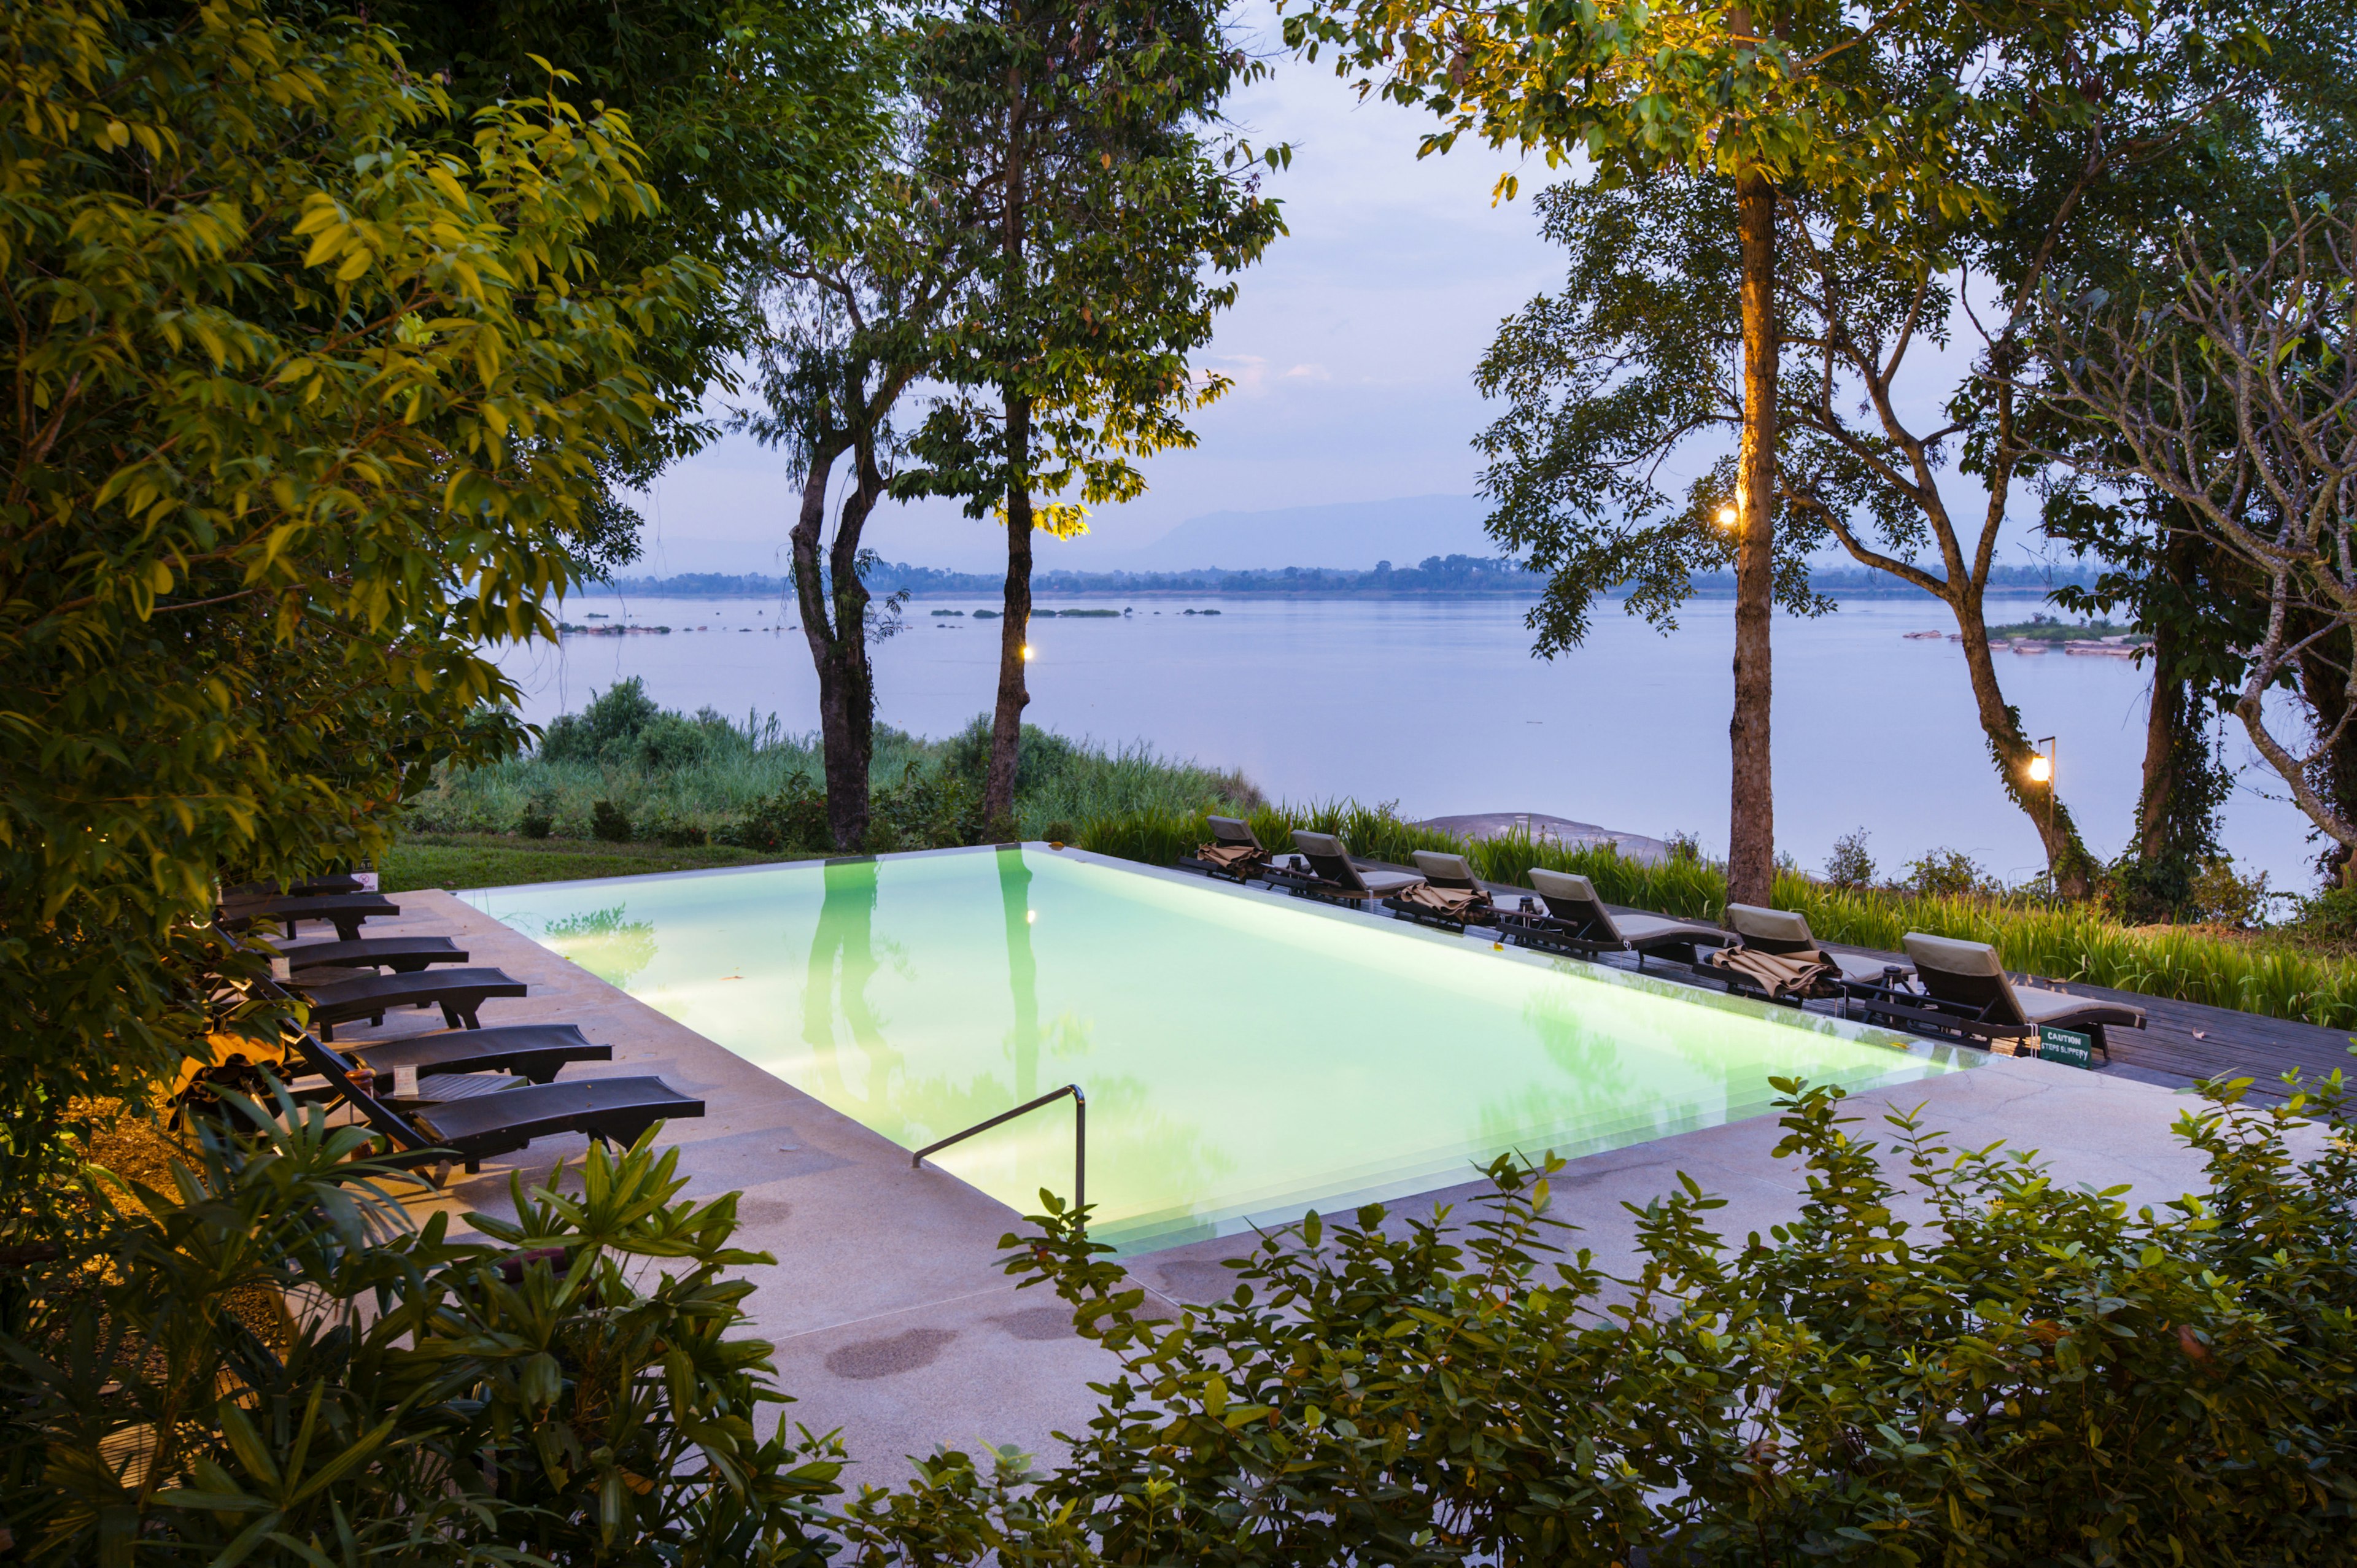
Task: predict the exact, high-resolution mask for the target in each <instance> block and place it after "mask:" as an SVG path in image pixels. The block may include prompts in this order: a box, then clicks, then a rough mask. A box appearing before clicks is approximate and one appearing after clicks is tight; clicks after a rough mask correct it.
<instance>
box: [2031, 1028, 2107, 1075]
mask: <svg viewBox="0 0 2357 1568" xmlns="http://www.w3.org/2000/svg"><path fill="white" fill-rule="evenodd" d="M2038 1059H2039V1060H2040V1061H2049V1062H2067V1063H2068V1064H2070V1065H2071V1066H2072V1067H2086V1068H2091V1067H2093V1066H2094V1065H2095V1036H2093V1035H2091V1034H2089V1033H2087V1032H2086V1031H2085V1030H2083V1029H2058V1028H2056V1027H2055V1026H2053V1025H2051V1024H2040V1026H2038Z"/></svg>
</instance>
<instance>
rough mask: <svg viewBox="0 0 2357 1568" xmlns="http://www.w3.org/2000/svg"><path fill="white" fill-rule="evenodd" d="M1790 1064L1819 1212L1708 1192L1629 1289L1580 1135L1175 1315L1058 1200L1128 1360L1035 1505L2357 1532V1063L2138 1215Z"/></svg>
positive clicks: (2248, 1551)
mask: <svg viewBox="0 0 2357 1568" xmlns="http://www.w3.org/2000/svg"><path fill="white" fill-rule="evenodd" d="M1777 1088H1778V1090H1779V1091H1780V1093H1781V1096H1782V1099H1781V1108H1782V1112H1783V1115H1782V1123H1781V1124H1782V1126H1783V1128H1784V1130H1785V1134H1786V1136H1785V1138H1784V1141H1783V1143H1782V1144H1781V1145H1780V1146H1779V1148H1778V1149H1777V1150H1776V1155H1777V1157H1779V1158H1781V1157H1784V1156H1787V1155H1799V1156H1801V1157H1802V1158H1803V1161H1804V1162H1805V1165H1806V1167H1807V1170H1808V1176H1809V1182H1808V1189H1807V1197H1806V1200H1805V1203H1804V1206H1803V1209H1802V1211H1801V1213H1800V1215H1799V1216H1798V1218H1797V1219H1793V1220H1792V1221H1791V1222H1789V1223H1787V1224H1785V1225H1783V1226H1781V1227H1779V1228H1778V1229H1777V1230H1775V1231H1774V1232H1773V1234H1772V1235H1771V1236H1769V1237H1761V1236H1760V1235H1757V1234H1754V1235H1753V1236H1751V1237H1750V1238H1749V1241H1748V1242H1743V1243H1733V1244H1730V1243H1729V1242H1728V1241H1727V1240H1724V1239H1722V1238H1721V1237H1720V1236H1718V1235H1717V1234H1716V1233H1715V1232H1714V1231H1713V1230H1711V1229H1710V1228H1709V1226H1708V1224H1707V1218H1708V1216H1709V1214H1710V1212H1711V1211H1712V1210H1713V1209H1716V1208H1719V1207H1721V1204H1722V1201H1723V1200H1721V1199H1718V1198H1715V1197H1709V1196H1708V1195H1706V1193H1705V1192H1704V1191H1703V1190H1702V1189H1701V1188H1700V1187H1698V1186H1696V1185H1695V1183H1694V1182H1693V1181H1691V1180H1690V1179H1689V1180H1684V1185H1683V1187H1681V1189H1680V1190H1677V1191H1675V1192H1674V1193H1672V1194H1671V1195H1670V1196H1669V1197H1664V1198H1662V1199H1660V1200H1657V1201H1656V1202H1654V1203H1653V1204H1652V1205H1650V1206H1648V1207H1647V1208H1646V1209H1645V1210H1644V1211H1643V1212H1642V1214H1641V1218H1640V1224H1639V1227H1638V1233H1639V1241H1640V1245H1641V1266H1640V1267H1639V1269H1638V1270H1637V1272H1636V1273H1634V1274H1633V1275H1632V1276H1631V1277H1628V1278H1615V1277H1613V1276H1611V1275H1609V1274H1607V1273H1605V1272H1604V1271H1602V1270H1601V1269H1599V1268H1598V1266H1597V1265H1596V1263H1595V1262H1594V1261H1593V1260H1592V1259H1591V1257H1590V1256H1589V1255H1588V1254H1587V1253H1585V1252H1577V1253H1575V1252H1571V1251H1567V1250H1566V1249H1567V1248H1568V1247H1570V1246H1571V1245H1573V1244H1574V1243H1575V1242H1576V1239H1577V1238H1576V1233H1575V1231H1574V1229H1573V1228H1572V1227H1571V1226H1569V1225H1566V1224H1565V1223H1563V1222H1562V1221H1561V1220H1559V1219H1556V1218H1555V1217H1554V1216H1553V1215H1552V1214H1550V1213H1549V1208H1550V1197H1551V1194H1550V1188H1549V1177H1550V1176H1552V1174H1553V1172H1554V1170H1555V1168H1556V1165H1558V1163H1559V1162H1555V1161H1553V1160H1550V1161H1549V1162H1548V1163H1547V1165H1546V1166H1545V1167H1544V1169H1540V1170H1534V1169H1532V1168H1530V1167H1528V1166H1524V1165H1519V1164H1517V1163H1516V1162H1515V1161H1514V1160H1513V1159H1512V1158H1511V1157H1509V1158H1503V1159H1501V1160H1500V1161H1499V1162H1498V1163H1497V1164H1496V1165H1493V1166H1492V1167H1491V1183H1492V1186H1493V1188H1494V1191H1493V1193H1492V1194H1491V1196H1490V1197H1488V1198H1486V1199H1485V1200H1484V1201H1483V1202H1481V1203H1480V1205H1478V1206H1477V1207H1476V1208H1474V1209H1473V1211H1472V1212H1471V1213H1469V1214H1468V1215H1465V1216H1462V1217H1446V1219H1444V1220H1424V1219H1413V1218H1408V1219H1405V1223H1402V1222H1401V1220H1400V1219H1394V1217H1392V1216H1390V1215H1388V1214H1387V1213H1386V1212H1385V1210H1384V1209H1383V1208H1382V1207H1381V1206H1370V1207H1368V1208H1361V1209H1360V1210H1358V1211H1357V1213H1356V1215H1355V1216H1354V1217H1353V1219H1352V1220H1351V1222H1349V1223H1342V1224H1334V1225H1331V1226H1329V1225H1327V1224H1325V1223H1323V1222H1322V1221H1321V1219H1320V1218H1319V1217H1318V1216H1317V1215H1315V1214H1312V1215H1310V1216H1308V1218H1307V1219H1304V1220H1303V1221H1302V1222H1301V1224H1299V1225H1298V1226H1289V1227H1285V1228H1283V1229H1280V1230H1275V1231H1273V1232H1270V1233H1268V1234H1265V1236H1263V1238H1262V1239H1261V1240H1260V1243H1259V1245H1258V1246H1257V1247H1256V1248H1255V1249H1254V1251H1253V1253H1252V1254H1251V1256H1250V1257H1249V1258H1248V1259H1246V1260H1243V1261H1241V1262H1237V1263H1234V1264H1232V1265H1231V1267H1232V1268H1233V1269H1234V1270H1235V1288H1234V1290H1233V1291H1232V1294H1229V1295H1228V1296H1227V1297H1226V1299H1224V1300H1219V1301H1211V1302H1208V1303H1205V1304H1202V1305H1197V1306H1194V1307H1190V1308H1189V1309H1187V1310H1186V1312H1185V1313H1184V1314H1183V1315H1182V1316H1179V1318H1178V1319H1177V1321H1175V1322H1173V1321H1170V1320H1169V1319H1168V1317H1166V1316H1163V1315H1162V1314H1161V1313H1159V1312H1154V1313H1152V1314H1150V1315H1149V1313H1148V1309H1147V1308H1146V1303H1145V1297H1144V1293H1142V1292H1140V1291H1138V1290H1137V1289H1135V1287H1134V1286H1133V1285H1132V1284H1131V1283H1130V1281H1129V1280H1128V1278H1127V1277H1126V1276H1125V1274H1123V1273H1122V1272H1121V1271H1120V1270H1119V1269H1118V1267H1116V1266H1115V1265H1114V1264H1112V1263H1110V1262H1106V1261H1105V1260H1104V1259H1103V1257H1102V1256H1101V1254H1102V1253H1103V1252H1104V1251H1107V1249H1104V1248H1102V1247H1099V1246H1096V1245H1093V1244H1092V1243H1090V1242H1089V1241H1088V1240H1086V1238H1085V1235H1084V1234H1083V1232H1082V1230H1081V1228H1080V1227H1079V1225H1078V1224H1077V1222H1076V1221H1075V1219H1074V1218H1073V1217H1072V1216H1071V1215H1070V1214H1069V1213H1066V1212H1063V1211H1061V1210H1060V1208H1059V1207H1058V1206H1057V1205H1056V1204H1055V1203H1054V1202H1053V1201H1052V1200H1051V1201H1049V1203H1048V1208H1049V1213H1047V1214H1046V1215H1043V1216H1039V1217H1035V1223H1037V1224H1039V1226H1040V1228H1041V1234H1039V1235H1037V1236H1014V1235H1010V1236H1008V1237H1006V1239H1005V1240H1004V1241H1003V1242H1002V1243H1001V1245H1002V1246H1003V1247H1004V1248H1006V1251H1007V1262H1006V1269H1007V1272H1008V1273H1011V1274H1014V1275H1016V1276H1017V1277H1019V1278H1021V1279H1022V1281H1023V1283H1025V1284H1026V1285H1038V1284H1047V1285H1050V1286H1052V1287H1053V1288H1055V1289H1056V1290H1057V1291H1058V1292H1059V1293H1060V1294H1061V1295H1062V1296H1063V1297H1064V1298H1065V1299H1066V1300H1067V1301H1069V1302H1071V1304H1072V1305H1073V1306H1074V1308H1075V1311H1076V1315H1077V1319H1078V1321H1079V1323H1080V1324H1081V1326H1082V1332H1083V1333H1085V1334H1087V1335H1089V1336H1090V1337H1093V1338H1096V1339H1098V1340H1100V1341H1101V1342H1102V1343H1103V1345H1104V1346H1105V1347H1106V1348H1108V1349H1110V1350H1112V1351H1113V1352H1114V1353H1115V1354H1116V1355H1117V1356H1118V1357H1119V1358H1120V1359H1121V1360H1122V1362H1123V1364H1124V1372H1123V1374H1122V1375H1121V1376H1120V1377H1118V1378H1117V1379H1115V1380H1113V1381H1112V1382H1110V1383H1109V1384H1108V1385H1105V1398H1104V1402H1103V1408H1102V1410H1101V1411H1100V1412H1098V1414H1097V1416H1096V1418H1095V1420H1094V1421H1092V1423H1091V1424H1090V1427H1089V1430H1088V1432H1087V1433H1086V1434H1082V1435H1081V1436H1080V1438H1079V1441H1078V1442H1077V1444H1075V1447H1074V1450H1073V1454H1072V1457H1071V1461H1070V1463H1069V1464H1068V1465H1067V1466H1063V1467H1062V1468H1060V1469H1059V1470H1058V1471H1057V1472H1056V1473H1054V1474H1053V1475H1050V1476H1047V1477H1040V1478H1039V1480H1038V1482H1037V1487H1038V1491H1037V1499H1036V1506H1037V1507H1038V1509H1039V1511H1040V1513H1042V1514H1043V1515H1047V1516H1049V1517H1051V1518H1053V1517H1060V1516H1062V1517H1069V1518H1070V1519H1071V1520H1073V1521H1075V1522H1077V1523H1078V1524H1079V1525H1080V1526H1082V1528H1083V1529H1085V1530H1087V1531H1088V1532H1089V1533H1091V1534H1092V1535H1093V1536H1094V1537H1095V1538H1096V1540H1097V1541H1098V1551H1099V1552H1100V1553H1101V1554H1102V1556H1103V1559H1104V1560H1105V1561H1108V1562H1114V1563H1303V1564H1332V1565H1336V1568H1340V1565H1342V1564H1350V1563H1418V1564H1432V1565H1440V1564H1450V1565H1454V1564H1468V1565H1469V1564H1474V1563H1553V1564H1595V1565H1597V1568H1603V1565H1605V1564H1620V1563H1629V1562H1632V1561H1651V1562H1652V1563H1709V1564H1720V1563H1724V1564H1730V1565H1731V1564H1738V1563H1742V1564H1766V1563H1803V1562H1812V1561H1843V1562H1857V1563H1953V1564H1963V1563H1975V1564H1978V1563H1988V1564H1995V1563H2171V1562H2220V1563H2222V1562H2268V1563H2292V1562H2312V1561H2325V1560H2330V1561H2336V1562H2342V1561H2346V1560H2347V1558H2348V1547H2349V1541H2350V1539H2351V1537H2350V1531H2351V1528H2352V1506H2357V1467H2352V1455H2357V1315H2352V1312H2351V1310H2350V1308H2349V1305H2348V1303H2349V1302H2350V1301H2351V1299H2352V1292H2357V1227H2352V1212H2357V1146H2352V1142H2351V1140H2350V1138H2349V1136H2348V1123H2347V1120H2346V1113H2347V1104H2346V1101H2345V1099H2344V1097H2343V1093H2342V1090H2341V1086H2340V1084H2339V1082H2338V1081H2337V1079H2336V1080H2335V1081H2334V1082H2333V1083H2332V1084H2330V1085H2329V1086H2328V1087H2327V1088H2326V1089H2325V1090H2323V1091H2322V1092H2321V1093H2320V1094H2319V1095H2318V1096H2317V1097H2316V1098H2314V1099H2313V1100H2308V1101H2294V1102H2293V1103H2292V1104H2291V1105H2288V1106H2278V1107H2276V1108H2274V1109H2271V1110H2264V1111H2257V1110H2252V1109H2249V1108H2247V1107H2244V1106H2243V1105H2241V1104H2240V1103H2238V1096H2239V1093H2240V1090H2239V1089H2238V1088H2237V1089H2230V1090H2214V1089H2213V1091H2212V1092H2213V1102H2212V1105H2211V1106H2210V1107H2209V1108H2208V1109H2207V1110H2206V1111H2205V1112H2202V1113H2201V1114H2200V1115H2198V1116H2197V1115H2188V1116H2187V1117H2186V1118H2185V1119H2184V1121H2183V1122H2180V1124H2179V1136H2180V1137H2182V1138H2183V1139H2185V1140H2186V1142H2187V1143H2189V1144H2191V1145H2192V1146H2193V1147H2194V1148H2196V1149H2198V1150H2200V1151H2201V1153H2202V1154H2203V1155H2205V1156H2206V1158H2207V1161H2208V1168H2209V1175H2210V1180H2211V1183H2212V1196H2211V1197H2209V1199H2208V1200H2207V1201H2200V1200H2195V1199H2190V1198H2189V1199H2186V1200H2183V1201H2180V1202H2178V1203H2174V1204H2169V1205H2166V1206H2163V1207H2161V1208H2158V1209H2155V1208H2144V1209H2139V1210H2136V1211H2134V1212H2132V1211H2131V1210H2130V1209H2129V1208H2128V1207H2127V1205H2126V1203H2125V1202H2124V1201H2122V1200H2121V1198H2120V1197H2119V1193H2118V1190H2117V1189H2115V1190H2114V1191H2112V1192H2110V1193H2099V1192H2095V1191H2093V1190H2091V1189H2088V1188H2083V1187H2082V1188H2070V1187H2063V1186H2061V1184H2059V1183H2056V1182H2055V1181H2053V1180H2052V1178H2051V1177H2050V1175H2049V1174H2048V1173H2047V1172H2046V1171H2045V1170H2044V1169H2043V1168H2042V1167H2041V1166H2040V1165H2038V1164H2037V1163H2036V1162H2035V1161H2033V1160H2031V1159H2029V1158H2027V1157H2025V1156H2020V1155H2013V1154H2008V1153H2005V1152H2002V1151H1998V1150H1991V1149H1959V1148H1954V1147H1952V1146H1950V1145H1948V1144H1945V1143H1944V1142H1943V1139H1942V1138H1941V1136H1940V1135H1938V1134H1936V1133H1930V1132H1927V1131H1926V1130H1925V1129H1924V1128H1923V1127H1922V1126H1921V1124H1920V1123H1919V1122H1915V1121H1913V1120H1911V1119H1910V1118H1906V1117H1902V1116H1892V1117H1890V1118H1889V1119H1888V1120H1889V1122H1890V1123H1891V1125H1892V1127H1893V1129H1894V1132H1895V1134H1896V1136H1895V1138H1894V1140H1893V1144H1892V1147H1891V1149H1890V1150H1889V1155H1890V1163H1892V1164H1893V1165H1897V1166H1898V1167H1899V1168H1900V1171H1901V1172H1902V1173H1903V1176H1902V1179H1900V1180H1897V1181H1894V1180H1893V1179H1892V1178H1891V1176H1889V1174H1888V1173H1887V1172H1886V1170H1885V1169H1884V1165H1883V1163H1882V1162H1881V1161H1880V1160H1878V1157H1877V1155H1878V1154H1879V1153H1881V1151H1879V1150H1878V1147H1877V1145H1876V1144H1873V1143H1871V1142H1868V1141H1866V1140H1864V1139H1862V1138H1859V1137H1857V1136H1856V1134H1855V1133H1853V1132H1852V1131H1851V1129H1853V1128H1855V1127H1856V1126H1857V1119H1856V1118H1853V1117H1846V1116H1844V1115H1843V1114H1842V1113H1841V1112H1842V1098H1843V1097H1842V1094H1841V1092H1840V1091H1839V1090H1827V1089H1807V1088H1804V1087H1803V1086H1802V1085H1800V1084H1797V1083H1795V1082H1793V1081H1792V1080H1789V1079H1781V1080H1778V1081H1777ZM2307 1117H2315V1118H2318V1119H2319V1120H2321V1121H2322V1122H2324V1123H2325V1124H2326V1125H2327V1126H2328V1127H2329V1128H2330V1129H2331V1130H2332V1131H2333V1133H2335V1136H2333V1137H2332V1138H2330V1139H2329V1140H2327V1141H2326V1142H2325V1143H2324V1144H2323V1147H2322V1150H2321V1152H2320V1153H2318V1154H2316V1155H2313V1156H2311V1157H2309V1158H2306V1159H2299V1158H2297V1157H2295V1155H2293V1153H2292V1152H2291V1144H2292V1135H2293V1133H2295V1130H2296V1128H2297V1126H2298V1122H2300V1120H2301V1119H2303V1118H2307ZM1682 1179H1683V1178H1682ZM1044 1196H1045V1195H1043V1197H1044ZM1910 1215H1921V1217H1922V1222H1918V1221H1916V1220H1913V1219H1909V1218H1905V1217H1906V1216H1910ZM1149 1501H1150V1506H1148V1503H1149ZM2336 1543H2338V1544H2336Z"/></svg>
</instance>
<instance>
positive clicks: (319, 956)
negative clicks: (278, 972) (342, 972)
mask: <svg viewBox="0 0 2357 1568" xmlns="http://www.w3.org/2000/svg"><path fill="white" fill-rule="evenodd" d="M276 955H277V956H278V957H279V958H282V959H285V961H286V972H288V973H289V974H300V973H302V972H304V971H305V970H307V969H385V970H391V971H392V972H393V973H395V974H414V973H416V972H418V971H419V970H421V969H427V968H430V967H432V966H433V965H435V964H437V963H464V962H466V961H467V950H466V949H465V948H462V947H460V946H459V945H458V944H457V943H456V942H454V941H452V940H450V939H449V938H447V937H363V938H361V940H358V941H349V942H347V941H333V942H301V943H298V944H296V946H294V947H291V948H278V949H276Z"/></svg>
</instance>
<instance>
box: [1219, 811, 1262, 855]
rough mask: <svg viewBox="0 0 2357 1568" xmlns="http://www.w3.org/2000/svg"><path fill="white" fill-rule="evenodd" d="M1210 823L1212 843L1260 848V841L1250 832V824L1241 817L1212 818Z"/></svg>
mask: <svg viewBox="0 0 2357 1568" xmlns="http://www.w3.org/2000/svg"><path fill="white" fill-rule="evenodd" d="M1210 822H1211V839H1212V842H1213V843H1222V844H1235V845H1241V846H1243V847H1245V848H1249V849H1258V848H1260V839H1259V837H1258V836H1257V835H1256V834H1254V832H1253V831H1252V824H1251V823H1250V822H1245V821H1243V819H1242V818H1241V817H1213V818H1211V819H1210Z"/></svg>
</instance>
